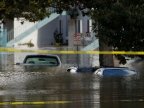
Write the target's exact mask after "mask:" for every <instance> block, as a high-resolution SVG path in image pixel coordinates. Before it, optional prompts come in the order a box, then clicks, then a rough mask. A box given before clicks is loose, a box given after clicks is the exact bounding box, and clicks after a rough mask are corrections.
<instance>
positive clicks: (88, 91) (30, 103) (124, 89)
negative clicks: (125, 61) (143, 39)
mask: <svg viewBox="0 0 144 108" xmlns="http://www.w3.org/2000/svg"><path fill="white" fill-rule="evenodd" d="M141 71H143V70H141ZM143 107H144V77H143V74H141V75H140V76H139V77H138V78H136V79H135V78H131V77H125V78H99V77H98V76H96V75H93V74H82V73H81V74H70V73H67V72H62V71H61V70H59V71H58V72H53V71H47V72H44V71H39V72H28V71H27V72H26V71H22V70H20V69H18V70H17V69H14V68H13V65H8V64H6V65H1V68H0V108H143Z"/></svg>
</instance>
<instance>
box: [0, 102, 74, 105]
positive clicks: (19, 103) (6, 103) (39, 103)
mask: <svg viewBox="0 0 144 108" xmlns="http://www.w3.org/2000/svg"><path fill="white" fill-rule="evenodd" d="M67 103H72V101H35V102H34V101H33V102H26V101H21V102H20V101H18V102H15V101H14V102H0V105H45V104H67Z"/></svg>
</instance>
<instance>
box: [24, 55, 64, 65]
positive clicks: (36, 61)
mask: <svg viewBox="0 0 144 108" xmlns="http://www.w3.org/2000/svg"><path fill="white" fill-rule="evenodd" d="M23 64H25V65H27V64H28V65H47V66H61V61H60V58H59V57H58V56H57V55H27V56H26V57H25V59H24V61H23Z"/></svg>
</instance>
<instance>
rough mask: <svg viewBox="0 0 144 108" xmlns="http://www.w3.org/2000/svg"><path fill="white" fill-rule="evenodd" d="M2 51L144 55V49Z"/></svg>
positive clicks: (8, 50) (2, 50)
mask: <svg viewBox="0 0 144 108" xmlns="http://www.w3.org/2000/svg"><path fill="white" fill-rule="evenodd" d="M0 52H8V53H9V52H19V53H24V52H28V53H39V54H123V55H144V51H75V50H73V51H69V50H68V51H64V50H60V51H58V50H30V49H17V48H5V47H0Z"/></svg>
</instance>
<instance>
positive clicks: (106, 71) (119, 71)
mask: <svg viewBox="0 0 144 108" xmlns="http://www.w3.org/2000/svg"><path fill="white" fill-rule="evenodd" d="M94 74H97V75H99V76H106V77H111V76H112V77H113V76H114V77H122V76H132V75H136V74H137V72H136V71H134V70H131V69H129V68H125V67H123V68H121V67H117V68H115V67H114V68H109V67H107V68H99V69H97V70H96V71H95V72H94Z"/></svg>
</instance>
